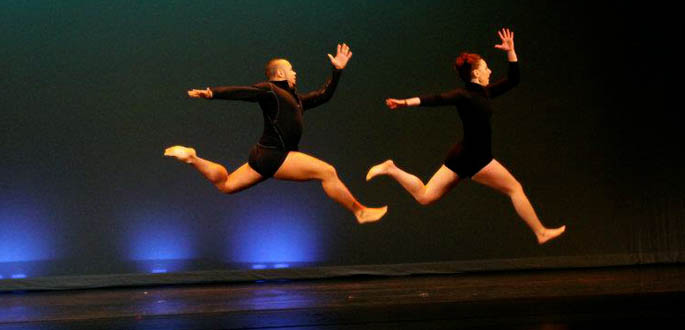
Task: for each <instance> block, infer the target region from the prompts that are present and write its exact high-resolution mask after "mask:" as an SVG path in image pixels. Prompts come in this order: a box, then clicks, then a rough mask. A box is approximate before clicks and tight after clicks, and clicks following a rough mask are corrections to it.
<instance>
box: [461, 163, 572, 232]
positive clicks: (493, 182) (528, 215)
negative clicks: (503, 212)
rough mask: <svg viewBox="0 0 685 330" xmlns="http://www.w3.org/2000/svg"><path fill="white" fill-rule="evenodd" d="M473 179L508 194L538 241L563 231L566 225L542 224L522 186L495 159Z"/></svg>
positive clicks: (517, 211)
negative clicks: (549, 226) (550, 227)
mask: <svg viewBox="0 0 685 330" xmlns="http://www.w3.org/2000/svg"><path fill="white" fill-rule="evenodd" d="M472 179H473V181H476V182H478V183H481V184H484V185H486V186H488V187H490V188H493V189H495V190H497V191H499V192H501V193H504V194H506V195H508V196H509V197H510V198H511V202H512V203H513V204H514V209H516V213H518V215H519V216H520V217H521V219H523V221H524V222H525V223H526V224H527V225H528V227H530V229H532V230H533V233H535V236H537V239H538V243H539V244H544V243H545V242H547V241H549V240H551V239H554V238H556V237H557V236H559V235H561V234H562V233H564V231H565V230H566V226H561V227H559V228H554V229H549V228H546V227H545V226H543V225H542V223H541V222H540V220H539V219H538V216H537V215H536V214H535V210H534V209H533V206H532V205H531V204H530V201H528V197H526V194H525V193H524V192H523V187H522V186H521V184H520V183H519V182H518V181H517V180H516V179H515V178H514V176H512V175H511V173H509V171H507V169H506V168H504V166H502V164H500V163H499V162H498V161H497V160H494V159H493V160H492V161H491V162H490V163H489V164H488V165H487V166H485V167H484V168H483V169H482V170H480V171H479V172H478V173H476V175H474V176H473V178H472Z"/></svg>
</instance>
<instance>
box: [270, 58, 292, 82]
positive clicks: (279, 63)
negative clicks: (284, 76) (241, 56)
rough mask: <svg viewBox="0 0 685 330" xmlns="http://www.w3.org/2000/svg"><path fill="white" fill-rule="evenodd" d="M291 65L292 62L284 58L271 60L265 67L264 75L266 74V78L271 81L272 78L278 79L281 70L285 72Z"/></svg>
mask: <svg viewBox="0 0 685 330" xmlns="http://www.w3.org/2000/svg"><path fill="white" fill-rule="evenodd" d="M289 65H290V62H288V60H286V59H284V58H274V59H272V60H270V61H269V62H268V63H266V65H265V66H264V73H265V74H266V78H267V79H269V80H271V79H272V78H274V77H276V75H277V74H278V70H279V69H281V70H284V71H285V69H287V67H288V66H289Z"/></svg>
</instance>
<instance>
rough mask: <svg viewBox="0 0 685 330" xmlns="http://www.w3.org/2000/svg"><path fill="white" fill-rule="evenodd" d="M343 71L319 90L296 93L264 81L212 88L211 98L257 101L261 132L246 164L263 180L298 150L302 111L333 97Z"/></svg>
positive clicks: (283, 83) (284, 83) (279, 83)
mask: <svg viewBox="0 0 685 330" xmlns="http://www.w3.org/2000/svg"><path fill="white" fill-rule="evenodd" d="M341 74H342V70H336V69H333V74H332V75H331V77H330V78H329V79H328V80H327V81H326V83H325V84H324V85H323V86H322V87H321V88H320V89H318V90H315V91H312V92H309V93H306V94H298V93H297V91H296V90H295V89H294V88H290V87H289V86H288V82H287V81H284V80H283V81H265V82H261V83H258V84H254V85H252V86H224V87H211V88H210V89H211V90H212V95H213V98H214V99H224V100H242V101H248V102H259V106H260V107H261V108H262V114H263V116H264V132H263V133H262V137H261V138H260V139H259V143H257V145H255V146H254V147H253V148H252V150H251V151H250V157H249V161H248V164H249V165H250V167H252V168H253V169H254V170H255V171H257V172H258V173H259V174H261V175H262V176H264V177H271V176H273V175H274V173H276V171H277V170H278V168H279V167H280V166H281V164H283V161H284V160H285V157H286V156H287V155H288V152H289V151H294V150H298V148H297V145H298V143H299V142H300V137H301V136H302V127H303V126H302V123H303V121H302V114H303V112H304V110H307V109H311V108H313V107H316V106H319V105H321V104H323V103H325V102H327V101H328V100H330V98H331V97H332V96H333V92H334V91H335V87H336V86H337V85H338V80H340V76H341Z"/></svg>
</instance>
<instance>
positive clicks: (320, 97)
mask: <svg viewBox="0 0 685 330" xmlns="http://www.w3.org/2000/svg"><path fill="white" fill-rule="evenodd" d="M328 58H329V59H330V60H331V65H333V73H332V75H331V77H329V78H328V80H326V83H324V84H323V86H322V87H321V88H319V89H318V90H315V91H311V92H309V93H306V94H302V95H300V99H301V100H302V107H303V109H304V110H307V109H311V108H314V107H317V106H319V105H321V104H324V103H326V102H328V100H330V99H331V97H333V92H335V88H336V87H337V86H338V81H339V80H340V76H341V75H342V70H343V69H344V68H345V67H346V66H347V62H348V61H349V60H350V58H352V52H351V51H350V47H349V46H348V45H346V44H344V43H343V44H342V45H340V44H338V49H337V52H336V54H335V57H333V55H331V54H328Z"/></svg>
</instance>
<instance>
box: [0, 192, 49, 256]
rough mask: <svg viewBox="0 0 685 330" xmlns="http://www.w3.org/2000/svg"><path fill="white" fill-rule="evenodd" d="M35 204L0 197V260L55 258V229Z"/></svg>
mask: <svg viewBox="0 0 685 330" xmlns="http://www.w3.org/2000/svg"><path fill="white" fill-rule="evenodd" d="M39 206H40V205H36V204H34V203H31V202H30V201H26V200H18V199H16V198H10V199H4V198H2V199H1V200H0V263H3V262H22V261H36V260H48V259H53V258H55V257H57V253H56V251H54V247H53V241H54V236H53V233H54V232H55V230H54V228H51V226H50V223H49V222H48V220H49V219H48V217H47V216H46V215H45V214H44V212H41V211H39Z"/></svg>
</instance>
